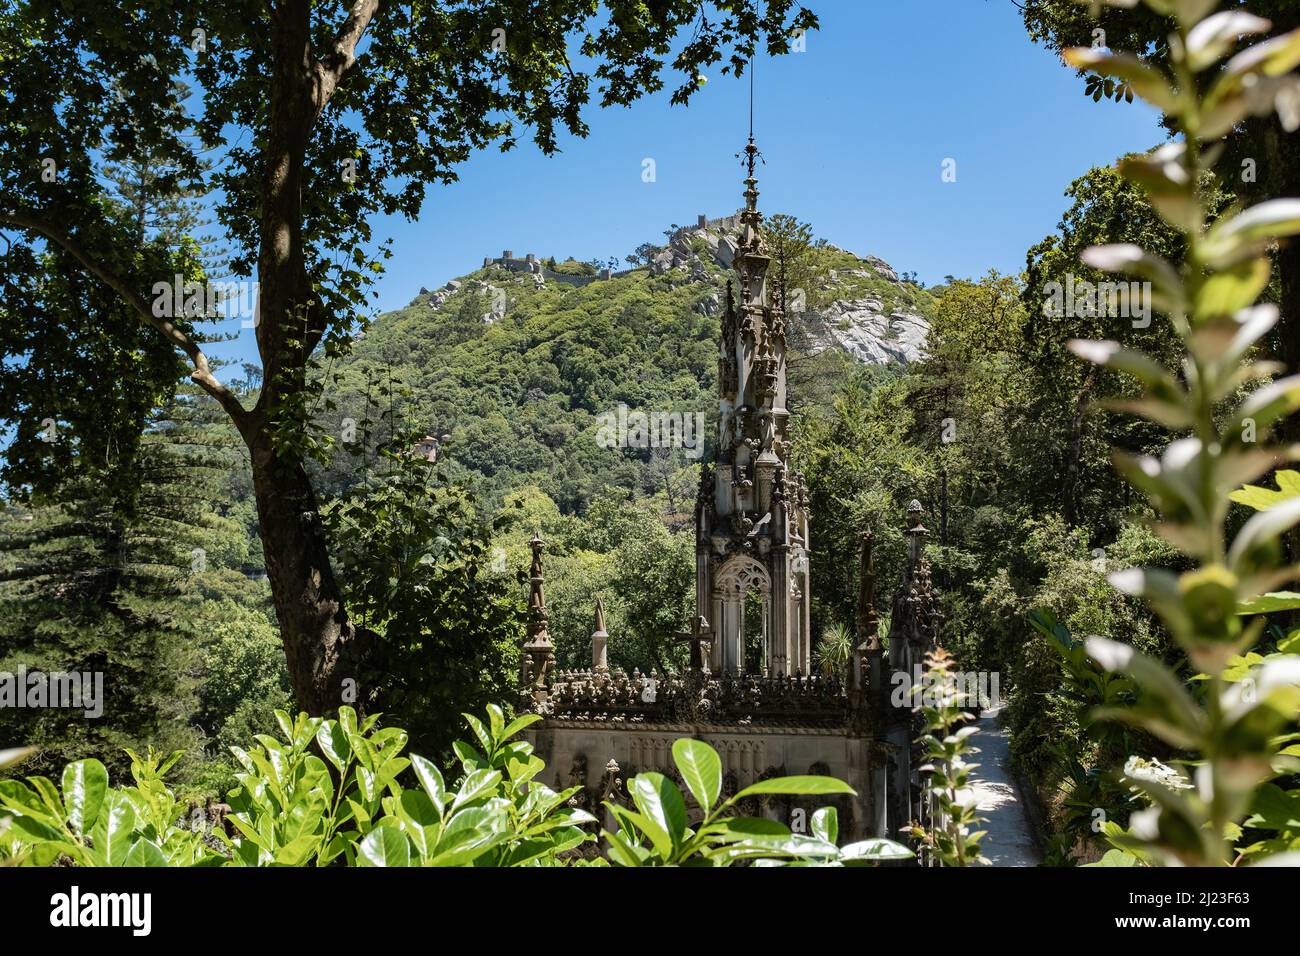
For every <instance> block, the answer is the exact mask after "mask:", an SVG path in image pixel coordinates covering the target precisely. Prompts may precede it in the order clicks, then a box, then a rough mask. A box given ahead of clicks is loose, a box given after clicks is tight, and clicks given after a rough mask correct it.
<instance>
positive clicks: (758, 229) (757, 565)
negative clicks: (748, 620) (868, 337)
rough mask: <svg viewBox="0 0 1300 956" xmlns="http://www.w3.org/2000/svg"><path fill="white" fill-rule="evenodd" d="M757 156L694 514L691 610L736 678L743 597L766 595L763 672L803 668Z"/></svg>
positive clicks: (801, 542)
mask: <svg viewBox="0 0 1300 956" xmlns="http://www.w3.org/2000/svg"><path fill="white" fill-rule="evenodd" d="M761 158H762V157H761V154H760V153H759V150H758V146H757V144H756V143H755V142H754V136H753V133H752V131H751V133H750V136H749V140H748V142H747V143H746V144H745V148H744V152H743V154H742V162H743V164H744V169H745V180H744V184H745V189H744V197H745V205H744V208H742V209H741V210H740V214H739V216H738V221H739V226H740V229H739V235H738V236H737V237H736V239H735V240H734V242H735V250H736V251H735V255H734V256H733V258H732V266H733V268H734V269H735V272H736V277H735V282H734V284H733V283H728V285H727V297H726V309H725V311H724V312H723V315H722V334H721V341H720V342H719V350H718V457H717V461H716V465H715V467H714V468H713V469H712V470H711V472H710V471H706V472H705V476H704V480H702V481H701V487H700V502H699V505H698V506H697V508H696V522H697V524H696V603H697V606H698V608H699V614H701V615H703V616H704V617H705V618H707V619H708V620H710V621H712V622H714V625H713V626H714V631H713V638H714V639H713V640H712V641H711V642H710V654H709V657H710V667H711V669H713V670H714V671H725V672H728V673H737V672H740V671H743V670H744V669H745V667H746V663H745V654H746V651H745V647H746V635H745V633H744V620H743V618H744V613H743V611H744V606H745V602H746V601H747V600H750V601H752V600H758V599H761V600H762V601H763V606H764V614H763V634H762V635H761V636H762V645H763V647H764V653H763V665H762V666H763V669H764V670H765V671H766V672H767V673H768V674H769V675H771V676H783V675H793V674H807V673H808V671H809V664H810V659H809V658H810V655H809V647H810V640H809V611H808V599H807V595H808V593H809V592H808V589H807V584H808V576H807V569H808V563H807V548H808V509H807V503H808V502H807V487H806V485H805V484H804V481H803V477H802V476H801V475H799V474H796V473H795V472H794V470H793V469H792V468H791V465H790V447H791V442H790V435H789V418H790V412H789V410H788V409H787V407H786V354H785V348H786V344H785V315H784V310H783V309H782V306H781V303H780V302H776V301H770V300H769V296H768V291H767V276H768V269H769V266H770V265H771V261H772V260H771V258H770V257H769V256H768V254H767V249H766V246H765V243H764V242H763V231H762V226H763V215H762V213H760V212H759V210H758V195H759V193H758V175H757V167H758V163H759V162H760V161H761ZM751 636H755V635H751Z"/></svg>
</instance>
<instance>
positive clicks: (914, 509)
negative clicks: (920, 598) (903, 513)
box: [903, 498, 930, 572]
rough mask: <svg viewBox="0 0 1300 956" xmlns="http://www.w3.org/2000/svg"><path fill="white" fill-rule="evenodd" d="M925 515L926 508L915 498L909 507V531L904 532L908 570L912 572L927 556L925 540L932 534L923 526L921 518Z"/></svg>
mask: <svg viewBox="0 0 1300 956" xmlns="http://www.w3.org/2000/svg"><path fill="white" fill-rule="evenodd" d="M923 514H925V508H924V507H922V506H921V502H919V501H917V500H916V499H915V498H913V499H912V500H911V502H909V503H908V505H907V530H906V531H905V532H903V533H904V534H906V535H907V568H908V571H909V572H911V571H912V570H913V569H914V568H915V567H916V565H917V563H918V562H919V561H920V560H921V558H922V557H923V556H924V555H925V539H926V538H927V537H928V536H929V534H930V532H929V531H928V530H926V527H925V525H923V524H921V516H922V515H923Z"/></svg>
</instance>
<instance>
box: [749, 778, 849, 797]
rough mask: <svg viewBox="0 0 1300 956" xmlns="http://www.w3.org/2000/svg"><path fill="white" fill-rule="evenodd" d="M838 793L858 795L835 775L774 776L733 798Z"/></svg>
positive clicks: (817, 795) (752, 785)
mask: <svg viewBox="0 0 1300 956" xmlns="http://www.w3.org/2000/svg"><path fill="white" fill-rule="evenodd" d="M837 793H847V794H851V795H856V791H855V790H854V789H853V788H852V787H850V786H849V785H848V784H847V783H845V782H844V781H843V780H836V779H835V778H834V777H812V776H794V777H773V778H772V779H771V780H760V781H759V782H758V783H755V784H751V785H750V786H748V787H746V788H745V789H744V790H742V791H740V793H738V794H736V796H735V797H733V798H732V799H733V800H743V799H745V798H746V797H756V796H762V795H767V794H787V795H790V796H797V797H819V796H831V795H833V794H837Z"/></svg>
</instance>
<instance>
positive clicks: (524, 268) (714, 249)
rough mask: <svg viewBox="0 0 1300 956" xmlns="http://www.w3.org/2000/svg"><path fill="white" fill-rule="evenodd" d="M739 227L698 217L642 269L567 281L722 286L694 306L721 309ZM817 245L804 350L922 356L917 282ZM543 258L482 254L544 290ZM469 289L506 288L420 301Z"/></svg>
mask: <svg viewBox="0 0 1300 956" xmlns="http://www.w3.org/2000/svg"><path fill="white" fill-rule="evenodd" d="M740 228H741V224H740V216H739V214H738V213H737V214H736V215H732V216H725V217H722V218H719V219H706V218H705V217H703V216H701V217H699V219H698V220H697V221H696V224H695V225H693V226H685V227H681V228H678V229H675V230H674V231H673V233H672V234H671V235H670V236H669V239H668V243H667V245H665V246H663V247H662V248H659V249H658V250H657V251H652V252H651V253H650V255H649V256H648V258H646V259H645V260H644V265H643V266H642V267H641V268H639V269H630V270H626V271H622V272H616V273H611V272H609V271H608V270H604V271H602V272H600V273H599V274H598V275H594V276H583V277H578V278H575V277H570V276H566V277H564V278H565V279H566V281H572V283H573V284H578V285H585V284H588V283H592V282H600V281H605V280H608V279H611V278H613V279H623V278H626V277H629V276H636V275H641V276H644V275H646V273H647V272H648V273H649V275H651V276H655V277H663V278H666V279H667V280H668V282H669V283H670V284H671V285H672V286H674V287H680V286H682V285H684V284H691V283H710V284H713V285H715V287H716V288H717V291H714V292H711V293H710V294H708V295H706V296H705V297H704V298H703V299H701V300H700V301H699V303H698V304H697V305H696V306H695V311H696V312H698V313H699V314H701V315H705V316H715V315H718V314H720V313H721V312H722V309H723V297H722V289H721V283H722V281H723V280H722V278H721V276H720V272H719V270H729V269H730V268H731V265H732V261H733V260H734V258H735V255H736V251H737V249H738V248H739V238H740ZM818 248H819V249H821V250H825V251H827V252H829V253H830V256H829V258H830V260H831V262H832V265H833V268H830V270H829V272H828V273H826V274H825V277H824V281H823V283H822V284H821V286H820V287H819V288H818V289H816V290H812V291H813V293H814V294H811V295H809V296H808V300H810V302H811V303H812V304H810V305H809V306H807V307H806V308H804V309H802V310H801V312H802V315H803V321H801V322H798V325H799V326H801V328H802V330H803V332H804V338H803V340H802V341H801V342H800V343H799V344H800V347H801V348H805V349H808V350H810V351H813V352H819V351H822V350H825V349H840V350H842V351H844V352H846V353H847V354H849V355H851V356H852V357H853V358H854V359H856V360H857V361H859V362H863V363H865V364H871V365H885V364H889V363H893V362H898V363H902V364H907V363H909V362H916V361H918V360H921V359H923V358H925V354H926V353H925V344H926V339H927V336H928V335H929V332H930V323H929V320H928V319H927V318H926V317H925V315H924V314H923V312H924V309H923V308H921V307H920V306H919V305H918V304H917V303H918V302H930V303H931V304H932V302H933V300H932V299H931V298H930V297H928V296H926V295H924V294H922V293H921V292H920V289H919V287H918V286H916V285H915V284H913V283H910V282H907V281H904V280H903V279H901V278H900V277H899V275H898V273H897V272H895V271H894V269H893V268H892V267H891V266H890V265H889V263H887V262H885V261H884V260H882V259H879V258H876V257H875V256H859V255H856V254H855V253H852V252H849V251H848V250H845V249H842V248H839V247H837V246H833V245H830V244H829V243H820V244H819V246H818ZM540 263H541V260H539V259H537V257H535V256H532V255H530V256H528V257H527V258H526V260H525V259H519V260H516V259H514V258H512V257H511V255H510V253H507V254H506V256H505V257H504V258H497V259H490V258H489V259H485V260H484V273H482V276H485V277H487V276H496V277H498V281H500V277H504V278H505V281H506V282H507V284H508V283H510V282H511V281H513V282H516V283H519V282H526V281H528V280H529V279H531V280H534V281H535V282H536V284H537V285H538V286H539V287H540V286H541V285H542V282H540V281H536V280H538V278H539V276H538V272H539V269H538V266H539V265H540ZM502 270H504V271H502ZM530 270H531V273H532V274H531V275H530V274H529V272H530ZM593 271H594V270H593ZM514 273H518V274H514ZM466 289H470V290H473V289H478V290H487V291H489V292H492V291H496V292H498V293H500V291H501V290H500V289H497V288H496V287H495V286H493V285H491V284H490V283H488V282H487V281H484V278H473V277H471V278H467V279H461V280H458V279H453V280H452V281H451V282H448V283H447V284H446V285H445V286H443V287H442V288H441V289H438V290H437V291H436V292H428V291H427V290H425V289H421V290H420V292H421V295H420V296H419V297H418V298H417V299H416V302H422V303H423V304H425V305H427V306H430V307H432V308H433V309H440V308H441V307H442V306H443V305H444V304H445V303H446V302H447V301H448V300H449V299H451V298H452V297H453V296H455V295H456V294H457V293H458V292H461V291H462V290H466ZM794 305H795V303H791V306H792V307H793V306H794ZM497 312H498V310H497V309H495V308H494V310H493V312H491V313H490V314H488V315H485V316H484V321H485V322H488V323H490V322H492V321H494V320H496V319H497V318H499V315H498V314H497Z"/></svg>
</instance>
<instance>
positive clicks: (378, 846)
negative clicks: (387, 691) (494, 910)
mask: <svg viewBox="0 0 1300 956" xmlns="http://www.w3.org/2000/svg"><path fill="white" fill-rule="evenodd" d="M487 717H488V720H487V722H486V723H485V722H483V721H481V720H479V719H477V718H475V717H471V716H470V715H468V714H466V715H465V719H466V720H467V721H468V722H469V726H470V729H471V730H472V731H473V733H474V737H475V743H474V744H471V743H466V742H465V741H457V742H456V745H455V750H456V755H457V758H458V759H459V761H460V765H461V776H460V778H459V779H458V780H457V782H456V783H454V784H453V785H451V786H448V784H447V782H446V781H445V779H444V777H443V775H442V773H441V772H440V771H439V769H438V767H437V765H436V764H435V763H433V762H430V761H428V760H426V759H424V758H423V757H420V756H418V755H416V754H411V755H410V756H409V757H407V756H404V755H403V751H404V750H405V748H406V744H407V735H406V732H405V731H403V730H401V729H399V728H396V727H384V728H380V727H379V726H378V716H371V717H369V718H366V719H364V720H361V719H359V718H358V717H357V715H356V713H355V711H353V710H352V708H350V707H342V708H340V709H339V712H338V718H337V719H328V720H327V719H322V718H318V717H308V716H307V715H306V714H299V715H298V717H297V718H294V719H290V718H289V716H288V715H287V714H285V713H284V712H283V711H277V713H276V719H277V721H278V723H279V730H280V733H281V735H282V738H276V737H273V736H270V735H267V734H260V735H258V736H257V743H256V745H255V746H252V747H249V748H248V749H244V748H240V747H234V748H232V752H233V753H234V755H235V757H236V759H237V760H238V761H239V764H240V768H241V769H240V771H239V772H238V773H237V774H236V780H237V784H238V785H237V787H236V789H235V790H234V791H233V792H232V794H231V803H230V812H229V814H228V815H227V816H226V817H225V827H226V828H222V827H216V826H213V823H214V822H215V823H220V822H221V821H219V820H218V821H213V820H212V819H211V818H209V817H207V816H205V815H204V814H203V813H201V812H199V811H197V810H196V811H195V812H194V813H192V814H187V813H186V812H185V811H184V808H183V805H182V804H180V803H179V802H178V801H177V799H176V797H175V796H174V795H173V793H172V791H171V790H170V789H169V788H168V787H167V785H166V783H165V782H164V775H165V774H166V773H167V771H168V770H169V769H170V768H171V767H172V765H173V764H175V762H176V761H177V759H179V757H180V754H179V752H178V753H174V754H172V755H171V756H169V757H167V758H166V759H162V758H160V757H157V756H155V755H154V754H153V752H152V751H151V752H150V753H149V754H148V755H146V756H144V757H141V756H139V755H137V754H134V753H131V754H130V755H129V756H130V758H131V764H130V767H131V775H132V777H133V779H134V781H135V786H132V787H123V788H116V787H110V786H109V776H108V772H107V771H106V770H105V768H104V765H103V764H102V763H100V762H99V761H98V760H95V759H88V760H80V761H76V762H74V763H70V764H68V765H67V767H65V768H64V771H63V777H62V786H61V788H60V787H56V786H55V785H54V783H53V782H52V781H50V780H48V779H46V778H44V777H29V778H27V779H26V781H19V780H3V781H0V861H3V862H8V863H18V864H25V865H35V866H46V865H50V864H52V863H54V862H56V861H60V860H62V861H66V862H69V863H72V864H74V865H78V866H327V865H331V864H333V865H348V866H556V865H564V864H573V863H583V862H591V861H594V862H603V860H596V859H595V858H593V857H592V856H591V854H584V853H582V852H579V851H580V848H581V847H583V845H584V844H589V843H593V842H594V841H595V840H596V836H595V834H594V833H593V832H591V831H592V829H594V826H595V825H596V824H597V823H598V822H599V821H598V820H597V818H596V817H595V816H594V815H593V814H591V813H589V812H587V811H586V810H582V809H579V808H576V807H572V806H570V805H569V801H570V799H571V798H573V797H574V796H575V794H576V793H577V790H578V788H577V787H573V788H570V789H568V790H563V791H560V792H556V791H553V790H551V789H550V788H549V787H547V786H546V785H545V784H543V783H542V782H541V780H540V775H541V773H542V772H543V771H544V770H545V769H546V767H545V764H544V763H543V762H542V760H540V759H539V758H538V757H537V756H535V755H534V753H533V748H532V746H531V745H530V744H528V743H527V742H525V741H521V740H514V739H512V738H513V737H515V735H516V734H518V733H519V732H520V731H521V730H523V729H524V728H526V727H527V726H528V725H529V724H531V723H533V722H535V721H537V720H538V719H540V718H538V717H537V716H536V715H525V716H523V717H519V718H516V719H515V720H513V721H509V722H507V721H506V718H505V716H504V714H503V713H502V711H501V709H500V708H499V707H496V706H495V705H492V706H489V707H488V708H487ZM480 748H481V749H480ZM22 756H23V755H22V754H9V753H8V752H6V753H3V754H0V759H5V760H20V759H21V758H22ZM673 758H674V760H675V761H676V763H677V767H678V771H679V773H680V774H681V775H682V779H683V780H684V781H685V783H686V786H687V789H688V791H689V793H690V795H691V798H692V799H693V801H694V803H695V807H696V809H697V810H698V812H700V814H701V818H700V820H699V822H698V824H697V825H696V826H694V827H691V826H688V824H687V820H688V817H687V813H688V805H687V802H686V800H685V798H684V797H683V795H682V793H681V791H680V790H679V789H678V788H677V786H676V785H675V784H673V783H672V782H671V781H669V780H668V779H667V778H665V777H664V776H663V775H662V774H657V773H643V774H638V775H637V776H636V777H634V778H632V780H630V781H629V782H628V794H630V797H631V799H630V801H626V798H624V797H622V796H621V795H620V796H616V797H615V799H613V800H612V801H608V802H606V804H605V810H606V812H607V813H608V814H609V819H611V820H617V821H618V822H619V824H620V829H619V830H618V831H617V832H616V833H610V832H609V831H604V832H603V833H602V836H603V838H604V839H605V841H606V846H607V849H608V855H609V862H610V863H612V864H613V865H616V866H656V865H657V866H672V865H681V864H690V865H700V864H703V865H708V866H729V865H731V864H733V863H738V862H742V861H753V862H756V863H759V864H767V865H783V864H795V865H813V864H816V865H832V866H863V865H871V864H873V863H877V862H880V861H883V860H899V859H907V858H908V857H910V856H911V853H910V852H909V851H908V850H907V849H906V848H904V847H902V846H899V845H898V844H896V843H893V842H892V841H889V840H868V841H863V842H859V843H854V844H849V845H847V846H844V847H839V846H838V845H837V842H836V841H837V836H838V834H837V823H836V815H835V811H834V809H833V808H826V809H823V810H819V811H818V812H817V813H816V814H814V817H813V821H812V828H813V834H814V835H813V836H802V835H798V834H792V833H791V832H790V830H789V828H787V827H785V826H783V825H781V824H779V823H776V822H774V821H772V820H768V819H765V818H759V817H735V816H731V815H729V814H728V812H727V811H729V810H731V809H732V808H733V807H734V806H735V805H736V804H737V803H739V802H740V801H745V800H755V799H758V800H761V799H762V798H764V797H767V796H772V795H796V796H803V797H816V796H822V795H832V794H846V793H847V794H852V793H853V791H852V790H851V789H850V788H849V787H848V786H847V785H846V784H844V783H842V782H841V781H838V780H835V779H833V778H830V777H815V776H807V777H776V778H772V779H769V780H764V781H761V782H759V783H756V784H754V785H752V786H750V787H748V788H746V789H745V790H743V791H741V792H740V793H738V794H736V795H735V796H734V797H731V798H729V799H728V800H726V801H723V802H721V803H720V802H719V795H720V792H721V789H722V762H721V760H720V759H719V757H718V754H717V753H716V751H714V750H713V748H711V747H709V746H708V745H707V744H705V743H702V742H700V741H697V740H690V739H685V738H684V739H682V740H679V741H677V742H676V743H675V744H674V747H673ZM411 784H414V785H411ZM584 827H585V828H587V829H584ZM227 828H228V829H227Z"/></svg>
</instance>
